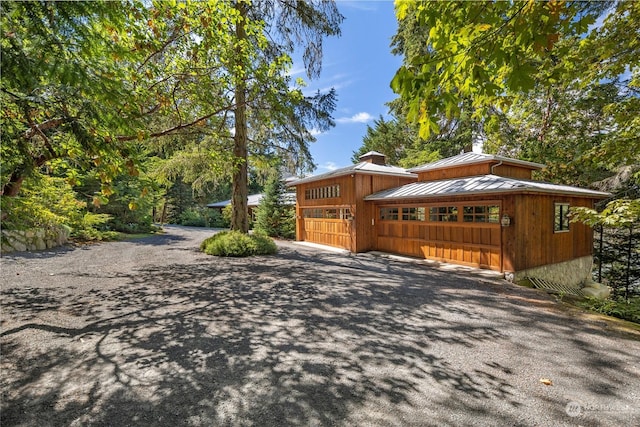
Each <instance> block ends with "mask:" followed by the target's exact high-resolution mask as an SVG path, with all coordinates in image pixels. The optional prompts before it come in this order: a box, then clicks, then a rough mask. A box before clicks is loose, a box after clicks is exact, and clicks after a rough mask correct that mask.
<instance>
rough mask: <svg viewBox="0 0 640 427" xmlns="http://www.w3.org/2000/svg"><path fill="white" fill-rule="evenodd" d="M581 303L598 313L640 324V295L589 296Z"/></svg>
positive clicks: (582, 305)
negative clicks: (618, 296) (624, 297)
mask: <svg viewBox="0 0 640 427" xmlns="http://www.w3.org/2000/svg"><path fill="white" fill-rule="evenodd" d="M579 305H580V306H581V307H583V308H586V309H589V310H592V311H595V312H597V313H602V314H606V315H607V316H613V317H618V318H620V319H624V320H628V321H630V322H635V323H638V324H640V297H635V298H629V299H623V298H617V299H606V300H600V299H596V298H587V299H586V300H585V301H582V302H580V303H579Z"/></svg>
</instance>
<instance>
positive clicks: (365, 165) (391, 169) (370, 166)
mask: <svg viewBox="0 0 640 427" xmlns="http://www.w3.org/2000/svg"><path fill="white" fill-rule="evenodd" d="M357 172H361V173H369V174H372V175H392V176H402V177H408V178H417V177H418V175H416V174H413V173H411V172H408V171H407V170H406V169H403V168H400V167H397V166H389V165H376V164H374V163H369V162H360V163H357V164H355V165H351V166H347V167H344V168H340V169H336V170H333V171H330V172H327V173H323V174H321V175H315V176H310V177H307V178H302V179H299V180H297V181H293V182H290V183H287V185H288V186H290V187H295V186H296V185H299V184H306V183H308V182H314V181H320V180H323V179H327V178H336V177H339V176H343V175H348V174H351V173H357Z"/></svg>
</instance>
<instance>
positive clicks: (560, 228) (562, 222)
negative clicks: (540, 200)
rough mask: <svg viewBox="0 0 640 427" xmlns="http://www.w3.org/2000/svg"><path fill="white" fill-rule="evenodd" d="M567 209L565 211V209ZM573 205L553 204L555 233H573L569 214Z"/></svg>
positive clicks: (564, 203) (565, 203)
mask: <svg viewBox="0 0 640 427" xmlns="http://www.w3.org/2000/svg"><path fill="white" fill-rule="evenodd" d="M565 207H566V209H563V208H565ZM570 209H571V204H570V203H569V202H554V203H553V233H554V234H555V233H568V232H570V231H571V221H570V219H569V212H570Z"/></svg>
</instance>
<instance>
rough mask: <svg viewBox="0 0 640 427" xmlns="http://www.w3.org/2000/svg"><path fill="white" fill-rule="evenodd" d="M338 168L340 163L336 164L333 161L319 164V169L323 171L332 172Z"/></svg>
mask: <svg viewBox="0 0 640 427" xmlns="http://www.w3.org/2000/svg"><path fill="white" fill-rule="evenodd" d="M336 169H338V165H336V164H335V163H333V162H326V163H325V164H323V165H320V166H318V170H321V171H322V173H324V172H331V171H334V170H336Z"/></svg>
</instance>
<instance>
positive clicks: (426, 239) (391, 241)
mask: <svg viewBox="0 0 640 427" xmlns="http://www.w3.org/2000/svg"><path fill="white" fill-rule="evenodd" d="M458 204H460V206H462V205H498V206H500V204H501V201H500V200H499V199H491V200H488V199H483V198H477V197H475V198H474V197H465V198H458V199H456V200H455V201H452V199H451V198H440V199H429V201H428V203H425V202H424V201H422V202H420V201H418V200H413V201H407V202H403V203H394V204H389V203H381V202H377V203H375V207H374V211H375V213H376V223H377V226H376V234H377V241H376V249H377V250H380V251H384V252H391V253H398V254H404V255H410V256H416V257H420V258H427V259H432V260H436V261H443V262H452V263H456V264H461V265H468V266H473V267H480V268H487V269H492V270H497V271H501V268H502V258H501V244H502V236H501V232H502V230H501V227H500V224H494V223H465V222H430V221H428V220H426V221H402V220H401V217H400V218H399V219H398V220H397V221H396V220H380V219H379V210H380V208H383V207H399V208H401V207H425V208H426V211H427V213H426V215H427V219H428V208H429V207H430V206H450V205H458Z"/></svg>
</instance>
